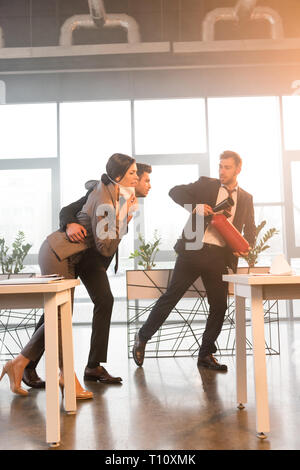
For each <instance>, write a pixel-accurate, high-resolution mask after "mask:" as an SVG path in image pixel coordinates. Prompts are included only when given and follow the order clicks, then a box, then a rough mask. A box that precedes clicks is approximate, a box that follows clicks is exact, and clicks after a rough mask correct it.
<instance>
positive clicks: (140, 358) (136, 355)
mask: <svg viewBox="0 0 300 470" xmlns="http://www.w3.org/2000/svg"><path fill="white" fill-rule="evenodd" d="M146 344H147V341H142V340H141V339H140V337H139V332H137V333H136V334H135V337H134V345H133V349H132V355H133V359H134V362H135V363H136V365H137V366H139V367H141V366H142V365H143V363H144V357H145V348H146Z"/></svg>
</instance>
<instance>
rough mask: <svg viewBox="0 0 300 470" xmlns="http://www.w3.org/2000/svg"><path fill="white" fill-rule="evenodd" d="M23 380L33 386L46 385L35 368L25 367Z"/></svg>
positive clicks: (41, 386) (42, 386)
mask: <svg viewBox="0 0 300 470" xmlns="http://www.w3.org/2000/svg"><path fill="white" fill-rule="evenodd" d="M22 380H23V382H24V383H25V384H26V385H28V387H31V388H45V386H46V382H45V381H44V380H42V379H41V378H40V377H39V376H38V375H37V373H36V370H35V369H27V368H25V369H24V372H23V378H22Z"/></svg>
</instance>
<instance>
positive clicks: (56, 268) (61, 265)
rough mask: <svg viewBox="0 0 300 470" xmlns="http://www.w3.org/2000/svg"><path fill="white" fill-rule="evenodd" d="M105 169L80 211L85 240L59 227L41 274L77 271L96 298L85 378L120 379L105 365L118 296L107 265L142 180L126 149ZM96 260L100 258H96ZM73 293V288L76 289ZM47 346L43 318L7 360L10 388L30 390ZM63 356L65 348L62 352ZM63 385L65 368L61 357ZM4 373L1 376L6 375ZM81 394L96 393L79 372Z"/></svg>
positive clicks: (44, 249) (42, 257)
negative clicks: (32, 370)
mask: <svg viewBox="0 0 300 470" xmlns="http://www.w3.org/2000/svg"><path fill="white" fill-rule="evenodd" d="M106 172H107V173H105V174H103V175H102V177H101V180H100V181H99V183H98V184H97V185H96V186H95V188H94V190H93V191H92V192H91V193H90V195H89V197H88V200H87V202H86V203H85V205H84V206H83V207H82V209H81V211H80V212H79V213H78V214H77V218H78V220H79V223H80V224H81V225H83V226H84V227H85V228H86V231H87V236H86V237H85V240H84V242H80V243H73V242H71V241H70V240H69V239H68V238H67V235H66V233H65V232H61V231H56V232H54V233H52V234H51V235H49V236H48V237H47V239H46V240H45V241H44V243H43V244H42V246H41V248H40V252H39V264H40V268H41V273H42V274H59V275H61V276H63V277H64V278H66V279H74V278H77V277H78V276H79V277H80V278H81V280H82V282H83V283H84V285H85V286H86V288H87V291H88V293H89V295H90V297H91V299H92V301H93V303H94V315H93V322H92V335H91V345H90V353H89V358H88V363H87V367H86V369H85V378H87V379H90V380H100V381H102V382H106V383H115V382H120V381H121V380H122V379H121V378H119V377H111V376H110V374H108V372H107V371H106V370H105V369H104V367H103V366H101V365H100V362H105V361H106V353H107V346H108V336H109V327H110V318H111V313H112V307H113V296H112V293H111V290H110V286H109V280H108V277H107V274H106V269H107V266H108V264H109V262H110V261H111V258H112V257H113V256H114V254H115V253H116V251H117V248H118V245H119V243H120V241H121V239H122V237H123V235H124V234H126V233H127V225H128V223H129V221H130V220H131V218H132V213H133V211H134V210H135V209H136V208H137V199H136V196H135V191H134V187H135V186H136V185H137V183H138V177H137V168H136V163H135V160H134V159H133V158H132V157H129V156H127V155H122V154H114V155H112V156H111V157H110V158H109V160H108V162H107V165H106ZM91 257H92V258H95V257H97V260H98V261H99V262H98V263H97V264H96V266H97V269H96V272H95V269H94V270H93V272H90V271H91V270H89V260H90V259H91ZM93 265H95V263H93ZM73 296H74V293H73ZM43 352H44V324H43V323H42V324H41V325H40V326H39V328H38V329H37V330H36V331H35V332H34V334H33V336H32V338H31V339H30V341H29V342H28V343H27V345H26V346H25V347H24V348H23V350H22V351H21V353H20V354H19V355H18V356H17V357H16V358H15V359H13V360H12V361H9V362H7V363H6V364H5V366H4V368H3V371H2V375H1V378H2V377H3V376H4V375H5V374H7V375H8V376H9V379H10V386H11V390H12V391H13V392H14V393H16V394H19V395H27V394H28V392H27V391H26V390H24V389H23V388H22V387H21V380H22V376H23V371H24V368H25V367H26V365H27V364H28V363H29V362H30V361H38V360H39V358H40V357H41V356H42V354H43ZM60 357H61V354H60ZM60 368H61V378H60V383H61V386H63V370H62V363H60ZM1 378H0V380H1ZM76 396H77V398H78V399H86V398H92V396H93V394H92V393H91V392H88V391H86V390H84V389H83V388H82V387H81V385H80V383H79V381H78V379H77V377H76Z"/></svg>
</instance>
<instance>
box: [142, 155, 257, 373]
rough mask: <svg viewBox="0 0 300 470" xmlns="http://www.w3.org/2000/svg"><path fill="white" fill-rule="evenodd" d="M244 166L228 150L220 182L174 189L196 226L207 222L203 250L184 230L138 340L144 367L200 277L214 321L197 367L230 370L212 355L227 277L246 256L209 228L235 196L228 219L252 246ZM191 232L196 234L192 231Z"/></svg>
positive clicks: (223, 308)
mask: <svg viewBox="0 0 300 470" xmlns="http://www.w3.org/2000/svg"><path fill="white" fill-rule="evenodd" d="M241 166H242V160H241V157H240V156H239V155H238V154H237V153H235V152H232V151H225V152H223V153H222V154H221V155H220V164H219V179H214V178H207V177H201V178H200V179H199V180H198V181H196V182H195V183H191V184H188V185H180V186H175V187H174V188H172V189H171V191H170V192H169V195H170V197H171V198H172V199H173V200H174V201H175V202H176V203H177V204H180V205H181V206H183V207H186V208H188V209H189V210H190V211H191V216H190V218H191V223H192V226H193V227H195V226H196V222H197V220H196V219H197V217H199V216H200V217H202V221H203V217H204V236H203V238H202V236H201V243H200V246H198V247H195V242H197V240H196V237H198V238H199V233H196V234H195V238H194V239H193V240H191V239H188V238H189V237H187V232H186V230H184V232H183V234H182V237H181V239H179V240H178V241H177V243H176V245H175V247H174V249H175V251H176V253H177V254H178V257H177V260H176V264H175V267H174V271H173V276H172V279H171V282H170V285H169V287H168V289H167V291H166V292H165V293H164V294H163V295H162V296H161V297H160V298H159V300H158V301H157V302H156V304H155V306H154V307H153V309H152V311H151V313H150V315H149V317H148V319H147V320H146V322H145V324H144V325H143V326H142V327H141V329H140V330H139V332H137V333H136V335H135V343H134V347H133V357H134V360H135V362H136V364H137V365H138V366H142V364H143V361H144V354H145V347H146V344H147V341H149V339H150V338H151V337H152V336H153V335H154V334H155V333H156V331H157V330H158V329H159V328H160V327H161V325H162V324H163V323H164V321H165V320H166V319H167V317H168V316H169V314H170V313H171V311H172V309H173V308H174V307H175V306H176V304H177V302H178V301H179V300H180V299H181V298H182V296H183V295H184V293H185V292H186V290H187V289H188V288H189V287H190V285H191V284H192V283H193V282H194V281H195V280H196V279H197V278H198V277H199V276H201V278H202V281H203V284H204V287H205V290H206V295H207V300H208V303H209V316H208V319H207V322H206V327H205V331H204V334H203V338H202V344H201V347H200V351H199V357H198V365H199V366H203V367H207V368H210V369H214V370H220V371H226V370H227V366H226V365H224V364H220V363H219V362H218V361H217V360H216V358H215V357H214V356H213V353H215V352H216V351H217V348H216V346H215V341H216V340H217V338H218V336H219V334H220V332H221V329H222V326H223V322H224V317H225V312H226V310H227V292H228V284H227V283H226V282H224V281H223V279H222V276H223V274H226V273H227V267H230V268H232V269H233V271H234V272H235V271H236V268H237V263H238V257H239V256H240V255H243V254H245V253H232V251H231V250H230V248H229V247H228V246H226V244H225V242H224V240H223V238H222V237H221V235H219V233H218V232H217V231H216V229H215V228H214V227H213V226H211V224H210V223H209V222H210V218H209V217H208V216H209V215H211V214H212V213H213V211H212V208H213V207H215V206H216V204H219V203H220V202H221V201H223V200H224V199H226V198H228V196H230V197H231V198H232V199H233V202H234V204H233V206H232V208H231V215H230V217H229V220H230V221H231V222H232V223H233V225H234V226H235V227H236V228H237V229H238V230H239V231H240V232H243V234H244V237H245V238H246V240H247V241H248V242H249V244H250V246H251V245H252V244H253V243H254V240H255V223H254V208H253V199H252V196H251V195H250V194H249V193H247V192H246V191H244V190H243V189H241V188H240V187H239V186H238V184H237V176H238V174H239V173H240V171H241ZM202 226H203V224H202ZM190 232H191V233H192V230H190ZM198 245H199V240H198Z"/></svg>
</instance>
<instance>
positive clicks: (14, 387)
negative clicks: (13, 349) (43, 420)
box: [0, 361, 28, 397]
mask: <svg viewBox="0 0 300 470" xmlns="http://www.w3.org/2000/svg"><path fill="white" fill-rule="evenodd" d="M5 374H7V375H8V378H9V382H10V389H11V391H12V392H13V393H15V394H16V395H22V396H24V397H26V396H27V395H28V392H27V390H24V389H23V388H22V387H21V386H20V385H19V384H16V377H15V375H16V374H15V370H14V364H13V362H12V361H8V362H7V363H6V364H5V365H4V367H3V369H2V374H1V377H0V380H2V379H3V377H4V375H5Z"/></svg>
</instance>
